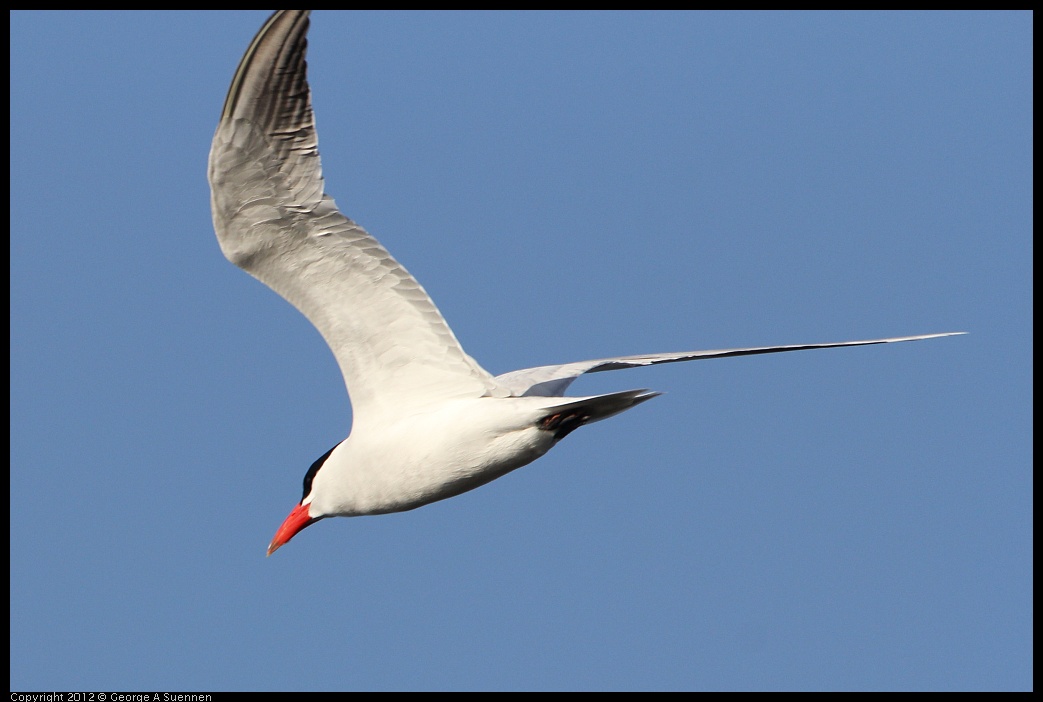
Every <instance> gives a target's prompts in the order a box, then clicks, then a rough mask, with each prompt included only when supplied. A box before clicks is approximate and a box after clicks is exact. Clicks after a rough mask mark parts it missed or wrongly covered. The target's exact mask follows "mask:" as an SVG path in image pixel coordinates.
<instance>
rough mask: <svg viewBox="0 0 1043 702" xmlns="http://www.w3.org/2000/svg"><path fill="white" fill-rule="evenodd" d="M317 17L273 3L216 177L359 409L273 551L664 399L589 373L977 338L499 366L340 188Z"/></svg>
mask: <svg viewBox="0 0 1043 702" xmlns="http://www.w3.org/2000/svg"><path fill="white" fill-rule="evenodd" d="M309 13H310V11H308V10H278V11H276V12H274V13H273V14H272V15H271V16H270V17H269V18H268V20H267V21H266V22H265V23H264V25H263V26H262V27H261V29H260V30H259V31H258V32H257V35H256V36H255V37H254V39H253V41H252V42H251V43H250V45H249V47H248V48H247V50H246V52H245V54H244V55H243V58H242V60H241V61H240V63H239V65H238V68H237V70H236V72H235V74H234V76H233V78H232V83H231V86H230V88H229V90H228V94H227V97H226V99H225V102H224V106H223V108H222V111H221V117H220V120H219V122H218V126H217V130H216V132H215V134H214V139H213V142H212V145H211V150H210V158H209V164H208V174H207V175H208V179H209V182H210V188H211V211H212V215H213V222H214V230H215V232H216V234H217V239H218V242H219V244H220V248H221V251H222V253H223V254H224V256H225V257H226V258H227V259H228V260H229V261H230V262H232V263H233V264H235V265H236V266H238V267H240V268H242V269H243V270H245V271H246V272H247V273H249V274H250V275H252V276H254V277H255V278H257V279H258V280H260V281H261V282H263V283H264V284H266V285H267V286H269V287H270V288H272V289H273V290H274V291H275V292H276V293H278V294H279V295H281V296H282V297H283V298H285V299H286V300H287V301H288V302H290V303H291V304H292V305H293V306H295V307H296V308H297V309H298V310H299V311H300V312H301V313H302V314H304V316H305V317H306V318H307V319H308V320H309V321H311V323H312V324H313V325H314V326H315V327H316V328H317V329H318V331H319V332H320V334H321V335H322V337H323V339H324V340H325V341H326V343H327V345H328V346H329V347H330V349H331V350H332V352H333V355H334V356H335V358H336V361H337V364H338V366H339V367H340V370H341V373H342V374H343V377H344V383H345V385H346V387H347V391H348V396H349V400H350V403H351V407H352V424H351V427H350V431H349V434H348V436H347V438H345V439H344V440H342V441H340V442H339V443H337V444H336V445H335V446H334V447H333V448H331V449H330V450H328V451H326V453H324V454H323V455H322V456H321V457H319V458H318V459H317V460H316V461H314V462H313V463H312V464H311V466H310V467H309V468H308V470H307V472H306V473H305V476H304V485H303V494H302V496H301V499H300V501H299V502H298V503H297V505H296V506H295V507H294V508H293V509H292V511H291V512H290V514H289V515H288V516H287V517H286V518H285V520H284V521H283V522H282V524H281V526H280V527H279V528H278V530H277V531H276V533H275V536H274V537H273V538H272V540H271V542H270V543H269V545H268V551H267V555H269V556H270V555H271V554H272V553H274V552H275V551H276V550H277V549H279V548H280V547H282V546H283V545H285V544H286V543H287V542H289V541H290V540H291V539H292V538H293V537H294V536H295V535H296V534H298V533H299V532H300V531H301V530H303V529H305V528H306V527H308V526H310V525H312V524H315V523H316V522H318V521H320V520H322V519H325V518H327V517H337V516H340V517H353V516H362V515H377V514H386V513H391V512H401V511H405V510H411V509H415V508H417V507H421V506H423V505H427V504H430V503H432V502H436V501H438V500H443V499H446V498H449V497H453V496H456V495H459V494H461V493H463V492H466V491H469V490H472V489H474V488H477V487H479V486H481V485H484V484H485V483H488V482H489V481H491V480H495V479H496V478H499V477H501V476H503V475H505V474H507V473H509V472H511V471H513V470H515V469H517V468H520V467H521V466H524V465H527V464H529V463H531V462H532V461H535V460H536V459H538V458H540V457H541V456H543V455H544V454H546V453H547V452H548V451H549V450H550V449H551V448H553V447H554V446H555V445H556V444H557V443H558V442H559V441H561V440H562V439H564V438H565V437H566V436H568V435H569V434H570V433H572V432H573V431H575V430H576V429H579V428H580V427H582V426H583V425H585V424H590V423H593V422H598V421H601V420H603V419H607V418H609V417H612V416H613V415H616V414H619V413H620V412H623V411H626V410H628V409H631V408H633V407H636V406H637V405H639V404H641V403H643V402H646V401H647V400H650V399H652V398H654V397H656V396H657V395H659V394H660V393H658V392H655V391H652V390H648V389H638V390H625V391H622V392H611V393H607V394H599V395H592V396H566V395H565V392H566V390H567V389H568V387H569V385H570V384H571V383H572V382H573V381H574V380H575V379H576V378H578V377H579V376H580V375H583V374H585V373H595V372H602V371H610V370H618V369H624V368H635V367H639V366H650V365H655V364H660V363H676V362H682V361H692V360H697V359H708V358H726V357H732V356H747V355H756V354H766V353H781V352H788V351H801V350H808V349H823V348H835V347H846V346H865V345H870V344H886V343H894V342H901V341H914V340H920V339H931V338H936V337H942V336H952V335H955V334H962V333H964V332H946V333H939V334H921V335H917V336H902V337H892V338H886V339H870V340H863V341H843V342H834V343H816V344H791V345H784V346H761V347H750V348H733V349H719V350H710V351H684V352H674V353H653V354H643V355H632V356H618V357H612V358H601V359H595V360H588V361H578V362H573V363H563V364H558V365H548V366H540V367H536V368H525V369H522V370H516V371H512V372H509V373H504V374H502V375H496V376H493V375H492V374H490V373H489V372H488V371H486V370H485V369H484V368H482V366H480V365H479V364H478V362H477V361H475V360H474V359H473V358H471V357H470V356H469V355H468V354H467V353H465V352H464V350H463V348H462V347H461V345H460V343H459V341H457V339H456V336H454V334H453V332H452V330H451V329H450V328H449V325H448V324H447V323H446V321H445V319H444V318H443V316H442V314H441V313H440V312H439V310H438V308H437V307H435V304H434V302H432V300H431V298H430V297H429V296H428V294H427V293H426V292H425V290H424V288H423V287H421V285H420V284H419V283H418V282H417V281H416V279H415V278H413V276H412V275H410V274H409V273H408V272H407V271H406V269H405V268H404V267H403V266H402V265H401V264H399V263H398V261H396V260H395V259H394V258H393V257H392V256H391V254H389V253H388V251H387V250H386V249H385V248H384V247H383V246H382V245H381V244H380V243H379V242H378V241H377V240H376V239H375V238H374V237H372V236H371V235H370V234H369V233H368V232H367V231H366V230H365V229H363V228H362V227H361V226H360V225H359V224H356V223H355V222H354V221H353V220H351V219H349V218H348V217H347V216H346V215H344V214H343V213H342V212H341V211H340V210H339V209H338V208H337V205H336V204H335V202H334V200H333V198H332V197H330V195H328V194H327V193H326V190H325V185H324V181H323V177H322V167H321V163H320V157H319V150H318V139H317V134H316V128H315V118H314V114H313V111H312V105H311V89H310V86H309V84H308V79H307V63H306V60H305V54H306V51H307V33H308V27H309V22H310V19H309Z"/></svg>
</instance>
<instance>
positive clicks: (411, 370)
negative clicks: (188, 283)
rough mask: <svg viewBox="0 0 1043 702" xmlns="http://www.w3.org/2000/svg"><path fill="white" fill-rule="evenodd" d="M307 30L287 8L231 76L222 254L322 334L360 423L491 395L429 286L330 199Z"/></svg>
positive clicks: (224, 115)
mask: <svg viewBox="0 0 1043 702" xmlns="http://www.w3.org/2000/svg"><path fill="white" fill-rule="evenodd" d="M307 31H308V11H306V10H279V11H278V12H276V13H275V14H273V15H272V16H271V17H270V18H269V19H268V21H267V22H266V23H265V25H264V26H263V27H262V28H261V30H260V31H259V32H258V33H257V36H256V37H255V38H254V40H253V42H252V43H251V44H250V47H249V48H248V49H247V51H246V54H245V55H244V56H243V59H242V61H241V62H240V64H239V68H238V70H237V71H236V73H235V77H234V78H233V80H232V86H231V88H230V89H229V91H228V97H227V99H226V100H225V105H224V109H223V111H222V112H221V121H220V123H219V124H218V126H217V132H216V134H214V141H213V145H212V147H211V149H210V167H209V178H210V188H211V208H212V210H213V217H214V229H215V230H216V232H217V238H218V241H219V242H220V244H221V250H222V251H223V252H224V255H225V256H226V257H227V258H228V260H229V261H231V262H232V263H234V264H236V265H237V266H239V267H240V268H242V269H243V270H245V271H246V272H248V273H249V274H250V275H252V276H254V277H255V278H257V279H259V280H261V281H262V282H263V283H265V284H266V285H268V286H269V287H270V288H272V289H273V290H275V291H276V292H277V293H279V294H280V295H282V296H283V297H284V298H286V299H287V300H288V301H289V302H290V303H292V304H293V305H294V306H295V307H296V308H297V309H298V310H300V311H301V312H302V313H303V314H304V316H306V317H307V318H308V319H309V320H310V321H311V323H312V324H314V325H315V327H316V328H318V330H319V332H320V333H321V334H322V336H323V338H324V339H325V340H326V343H327V344H329V346H330V348H331V349H332V350H333V354H334V356H336V359H337V363H338V364H339V365H340V369H341V372H342V373H343V374H344V381H345V384H346V385H347V387H348V392H349V394H350V395H351V402H352V406H353V409H354V414H355V417H356V420H357V419H358V418H359V416H360V415H361V414H363V413H366V412H371V411H377V410H380V409H381V408H384V407H388V408H391V407H394V408H399V409H401V408H402V406H403V405H411V404H422V403H425V402H428V401H430V400H437V399H444V398H446V397H453V396H465V395H472V396H480V395H482V394H486V393H494V389H495V387H496V384H495V381H493V379H492V376H491V375H489V373H487V372H486V371H485V370H483V369H482V368H481V367H480V366H479V365H478V364H477V363H476V362H475V361H474V359H472V358H471V357H470V356H468V355H467V354H466V353H464V351H463V349H462V348H461V346H460V343H459V342H458V341H457V340H456V337H455V336H454V335H453V332H452V331H451V330H450V329H449V326H448V325H447V324H446V322H445V320H444V319H443V318H442V315H441V314H440V313H439V311H438V309H437V308H436V307H435V305H434V303H433V302H432V301H431V298H430V297H428V295H427V293H426V292H424V289H423V288H422V287H421V286H420V284H419V283H417V281H416V280H415V279H414V278H413V277H412V276H411V275H409V273H408V272H407V271H406V269H405V268H403V267H402V266H401V265H400V264H399V263H398V262H397V261H395V259H393V258H392V257H391V255H390V254H388V252H387V251H386V250H385V249H384V247H383V246H381V245H380V243H379V242H377V240H376V239H374V238H373V237H371V236H370V235H369V234H367V233H366V231H365V230H364V229H363V228H362V227H360V226H359V225H357V224H355V223H354V222H353V221H351V220H350V219H348V218H347V217H345V216H344V215H343V214H341V213H340V211H339V210H338V209H337V206H336V204H335V203H334V202H333V199H332V198H331V197H329V196H328V195H326V194H325V192H324V189H323V180H322V167H321V164H320V162H319V151H318V140H317V137H316V132H315V121H314V116H313V114H312V108H311V93H310V89H309V87H308V81H307V74H306V69H307V64H306V63H305V51H306V49H307V40H306V38H305V37H306V34H307ZM497 394H499V393H497Z"/></svg>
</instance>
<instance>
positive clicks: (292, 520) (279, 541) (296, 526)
mask: <svg viewBox="0 0 1043 702" xmlns="http://www.w3.org/2000/svg"><path fill="white" fill-rule="evenodd" d="M317 521H319V518H315V519H312V518H311V517H310V516H309V515H308V505H297V506H296V507H294V508H293V511H292V512H290V516H288V517H286V519H285V520H283V523H282V526H281V527H279V531H277V532H275V538H273V539H272V542H271V543H270V544H268V555H269V556H270V555H272V554H273V553H275V551H276V550H277V549H278V548H279V547H280V546H282V545H283V544H284V543H286V542H287V541H289V540H290V539H292V538H293V537H294V535H295V534H296V533H297V532H298V531H300V530H301V529H303V528H304V527H306V526H308V525H309V524H313V523H314V522H317Z"/></svg>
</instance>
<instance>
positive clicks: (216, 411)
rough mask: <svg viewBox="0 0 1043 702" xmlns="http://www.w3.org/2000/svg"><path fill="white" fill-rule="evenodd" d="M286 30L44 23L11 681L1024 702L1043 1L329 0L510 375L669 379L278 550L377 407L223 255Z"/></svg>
mask: <svg viewBox="0 0 1043 702" xmlns="http://www.w3.org/2000/svg"><path fill="white" fill-rule="evenodd" d="M267 15H268V11H241V12H208V13H200V12H184V13H181V12H179V13H153V12H135V13H71V12H69V13H66V12H15V13H13V14H12V15H11V416H12V418H11V688H12V689H15V690H27V689H33V690H52V689H53V690H70V689H76V690H110V691H111V690H127V689H132V690H141V689H184V690H212V689H248V690H273V689H284V690H290V689H312V690H368V689H459V690H465V689H489V690H517V689H565V690H573V689H649V690H661V689H695V690H777V689H800V690H822V689H829V690H834V689H843V690H849V689H850V690H866V689H873V690H899V689H901V690H963V689H975V690H986V689H987V690H1026V689H1030V688H1031V686H1032V667H1031V658H1032V630H1031V622H1032V603H1031V590H1032V539H1031V526H1032V498H1031V492H1032V479H1031V463H1032V444H1031V390H1030V388H1031V382H1032V365H1031V355H1032V343H1031V333H1032V305H1031V292H1032V283H1031V280H1032V266H1031V257H1032V239H1031V236H1032V201H1031V192H1032V161H1031V158H1032V157H1031V153H1032V131H1031V129H1032V110H1031V99H1032V90H1031V86H1032V71H1031V47H1032V30H1031V15H1029V14H1027V13H1006V12H996V13H955V14H952V13H902V14H887V13H875V14H860V13H843V14H833V13H815V14H776V13H723V14H717V13H608V14H600V13H598V14H595V13H546V14H544V13H539V14H516V13H493V14H488V13H426V12H425V13H418V12H400V13H384V12H364V13H359V12H334V11H319V12H316V13H315V14H314V15H313V19H312V29H311V35H310V36H311V46H310V50H309V65H310V77H311V84H312V89H313V95H314V105H315V109H316V114H317V121H318V128H319V137H320V148H321V150H322V153H323V157H324V161H323V165H324V173H325V175H326V183H327V189H328V191H329V192H330V193H331V194H332V195H333V196H334V197H335V198H336V199H337V202H338V204H339V205H340V206H341V208H342V209H344V210H345V212H346V213H348V214H349V215H350V216H351V217H353V218H354V219H356V220H357V221H358V222H360V223H361V224H362V225H363V226H365V227H366V228H367V229H368V230H369V231H370V232H371V233H373V234H374V235H375V236H377V237H378V238H379V239H380V240H381V241H382V242H383V243H384V244H385V245H386V246H387V247H388V248H389V249H390V250H391V252H392V253H393V254H394V255H395V256H396V257H397V258H398V259H399V260H400V261H401V262H402V263H404V264H405V265H406V266H407V267H408V268H409V269H410V271H411V272H412V273H413V274H414V275H415V276H416V277H417V278H418V279H419V280H420V281H421V283H423V284H424V286H425V287H426V288H427V290H428V292H429V293H430V294H431V296H432V297H433V298H434V300H435V302H436V303H437V304H438V305H439V307H440V309H441V310H442V312H443V314H444V315H445V316H446V318H447V319H448V321H449V322H450V324H451V325H452V326H453V328H454V330H455V331H456V333H457V336H458V337H459V338H460V340H461V342H462V343H463V345H464V347H465V348H466V349H467V351H468V352H469V353H470V354H471V355H472V356H474V357H475V358H476V359H478V360H479V362H481V363H482V364H483V365H484V366H485V367H486V368H488V369H489V370H490V371H492V372H494V373H502V372H505V371H508V370H512V369H515V368H521V367H526V366H532V365H539V364H545V363H555V362H564V361H573V360H582V359H586V358H597V357H601V356H606V355H616V354H627V353H644V352H653V351H673V350H683V349H701V348H722V347H731V346H746V345H765V344H777V343H802V342H820V341H841V340H847V339H862V338H872V337H879V336H894V335H907V334H917V333H929V332H942V331H967V332H969V335H967V336H963V337H956V338H948V339H939V340H932V341H923V342H917V343H911V344H900V345H896V346H874V347H868V348H856V349H840V350H830V351H814V352H804V353H796V354H783V355H777V356H759V357H750V358H740V359H725V360H715V361H706V362H698V363H689V364H674V365H669V366H660V367H657V368H649V369H638V370H632V371H624V372H618V373H602V374H597V375H595V376H591V377H589V378H583V379H581V381H580V382H579V383H577V385H576V386H575V387H574V390H575V393H576V394H583V393H585V392H589V393H593V392H602V391H604V392H607V391H611V390H621V389H627V388H638V387H649V388H653V389H656V390H660V391H665V393H666V394H665V395H663V396H662V397H660V398H657V399H656V400H654V401H653V402H649V403H647V404H645V405H642V406H641V407H639V408H636V409H634V410H633V411H631V412H628V413H626V414H625V415H622V416H620V417H616V418H614V419H611V420H608V421H606V422H602V423H599V424H595V425H592V426H590V427H585V428H584V429H582V430H580V431H578V432H576V433H575V434H572V435H571V436H569V437H568V439H567V440H566V441H564V442H562V444H561V445H560V446H558V447H557V448H555V450H554V451H552V452H551V453H550V454H549V455H547V456H546V457H544V458H543V459H541V460H540V461H538V462H536V463H534V464H532V465H530V466H527V467H525V468H523V469H521V470H519V471H516V472H515V473H512V474H510V475H508V476H506V477H504V478H502V479H500V480H497V481H494V482H493V483H490V484H489V485H487V486H484V487H482V488H480V489H479V490H476V491H473V492H471V493H468V494H465V495H462V496H459V497H456V498H453V499H451V500H447V501H444V502H441V503H437V504H434V505H431V506H428V507H424V508H422V509H419V510H416V511H413V512H408V513H404V514H398V515H387V516H381V517H366V518H358V519H350V520H348V519H337V520H327V521H325V522H323V523H321V524H319V525H316V526H315V527H313V528H311V529H308V530H307V531H305V532H303V533H302V534H300V535H299V536H298V537H297V538H296V539H294V540H293V542H292V543H291V544H289V545H288V546H286V547H284V548H283V549H281V550H280V551H279V552H278V553H277V554H275V555H274V556H273V557H272V558H268V559H266V558H265V557H264V551H265V547H266V546H267V544H268V541H269V540H270V539H271V537H272V534H273V533H274V532H275V529H276V528H277V527H278V526H279V524H280V522H281V521H282V519H283V518H284V517H285V516H286V514H287V513H288V512H289V510H290V509H291V508H292V507H293V505H294V504H295V503H296V501H297V500H298V499H299V498H300V494H299V492H300V484H301V479H302V478H303V476H304V473H305V471H306V470H307V468H308V466H309V465H310V464H311V462H312V461H313V460H314V459H315V458H317V457H318V456H319V455H321V454H322V453H324V452H325V451H326V450H327V449H328V448H329V447H330V446H332V445H333V444H334V443H336V442H338V441H340V440H341V439H342V438H343V437H344V436H345V435H346V434H347V431H348V429H349V427H350V421H351V419H350V408H349V406H348V403H347V398H346V395H345V393H344V389H343V386H342V382H341V379H340V375H339V372H338V370H337V367H336V364H335V363H334V361H333V358H332V355H331V354H330V353H329V351H328V350H327V349H326V347H325V345H324V344H323V342H322V340H321V338H320V337H319V335H318V333H317V332H316V331H315V330H314V329H313V328H312V327H311V326H310V325H309V324H308V322H307V321H306V320H305V319H304V318H303V317H301V316H300V315H299V314H298V313H297V312H296V310H294V309H293V308H292V307H290V305H288V304H287V303H285V302H284V301H282V300H281V299H280V298H278V296H276V295H275V294H274V293H272V292H271V291H269V290H268V289H267V288H265V287H264V286H262V285H261V284H259V283H257V282H256V281H254V280H253V279H251V278H250V277H249V276H247V275H246V274H244V273H243V272H241V271H239V270H237V269H236V268H235V267H233V266H232V265H231V264H229V263H228V262H227V261H225V260H224V259H223V257H222V256H221V253H220V251H219V249H218V246H217V242H216V239H215V237H214V234H213V230H212V226H211V221H210V212H209V190H208V186H207V182H206V158H207V153H208V150H209V146H210V139H211V136H212V134H213V130H214V128H215V126H216V123H217V117H218V113H219V110H220V107H221V103H222V101H223V100H224V96H225V92H226V91H227V88H228V84H229V82H230V79H231V76H232V73H233V71H234V70H235V67H236V64H237V62H238V60H239V58H240V56H241V55H242V53H243V51H244V50H245V48H246V46H247V44H248V43H249V41H250V39H251V38H252V36H253V34H254V33H255V32H256V31H257V29H258V28H259V27H260V26H261V24H262V22H263V21H264V19H265V18H266V17H267Z"/></svg>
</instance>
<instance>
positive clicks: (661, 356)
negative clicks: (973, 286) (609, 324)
mask: <svg viewBox="0 0 1043 702" xmlns="http://www.w3.org/2000/svg"><path fill="white" fill-rule="evenodd" d="M964 333H965V332H948V333H945V334H921V335H920V336H896V337H893V338H890V339H870V340H868V341H837V342H833V343H829V344H792V345H789V346H754V347H750V348H745V349H719V350H716V351H680V352H677V353H652V354H647V355H639V356H618V357H616V358H600V359H598V360H596V361H577V362H575V363H563V364H562V365H559V366H540V367H538V368H525V369H523V370H516V371H512V372H510V373H504V374H503V375H498V376H496V382H498V383H499V384H500V385H503V386H504V387H506V388H507V389H508V390H510V391H511V394H512V395H516V396H523V395H539V396H543V397H560V396H561V395H564V394H565V390H566V389H568V387H569V385H571V384H572V381H574V380H575V379H576V378H578V377H579V376H581V375H583V374H584V373H597V372H598V371H609V370H619V369H620V368H636V367H637V366H654V365H656V364H658V363H679V362H681V361H696V360H699V359H702V358H726V357H728V356H753V355H756V354H759V353H782V352H784V351H804V350H807V349H832V348H837V347H839V346H868V345H870V344H890V343H894V342H896V341H916V340H918V339H935V338H937V337H940V336H955V335H957V334H964Z"/></svg>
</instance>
